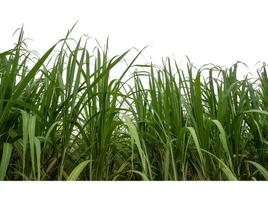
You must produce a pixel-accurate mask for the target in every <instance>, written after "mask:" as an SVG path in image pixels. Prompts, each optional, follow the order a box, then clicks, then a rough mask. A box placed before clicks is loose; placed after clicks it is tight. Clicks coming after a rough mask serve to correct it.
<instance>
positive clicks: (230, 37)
mask: <svg viewBox="0 0 268 200" xmlns="http://www.w3.org/2000/svg"><path fill="white" fill-rule="evenodd" d="M77 20H79V22H78V25H77V27H76V28H75V34H74V36H76V37H77V38H78V37H79V36H80V35H82V34H87V35H89V36H92V37H95V38H97V39H98V40H99V41H100V42H101V43H103V44H104V42H105V39H106V37H107V36H109V38H110V47H111V51H112V52H111V53H113V52H116V53H117V52H123V51H125V50H127V49H129V48H131V47H137V48H139V49H141V48H143V47H144V46H146V45H151V47H150V48H149V49H148V50H147V51H146V55H147V56H148V57H151V58H150V59H152V60H153V62H155V63H159V64H161V63H160V60H161V57H162V56H171V57H173V56H174V57H175V58H176V59H177V60H178V61H180V60H181V59H184V58H185V56H186V55H188V56H189V57H190V59H191V60H192V62H193V63H194V64H195V65H197V66H199V65H202V64H206V63H210V62H212V63H215V64H217V65H225V66H227V67H228V66H230V65H231V64H233V63H234V62H236V61H238V60H239V61H243V62H245V63H247V64H248V65H249V66H251V67H252V68H254V65H255V63H257V62H258V61H260V60H262V61H268V51H267V47H268V5H267V4H266V1H260V0H253V1H247V0H241V1H240V0H231V1H229V0H223V1H217V0H196V1H194V0H183V1H179V0H176V1H175V0H174V1H171V0H163V1H157V0H154V1H146V0H133V1H127V0H113V1H112V0H107V1H104V0H96V1H90V0H87V1H86V0H84V1H83V0H74V1H68V0H65V1H56V0H46V1H38V0H35V1H34V0H31V1H27V0H24V1H23V0H16V1H15V0H3V1H1V2H0V51H5V50H7V49H9V48H11V47H12V44H13V43H14V42H15V41H16V38H14V37H12V34H13V32H14V31H15V30H16V28H19V27H21V26H22V24H24V30H25V34H26V37H28V38H31V39H32V41H29V44H30V48H31V49H35V50H37V51H38V52H39V53H40V54H42V53H43V52H44V51H45V50H46V49H47V48H49V47H50V46H51V45H53V44H54V43H55V42H57V41H58V40H59V39H61V38H63V37H64V36H65V34H66V32H67V30H68V29H69V28H70V27H71V26H72V25H73V24H74V23H75V22H76V21H77ZM59 185H60V186H59ZM59 185H55V184H48V183H42V184H35V183H33V184H29V183H27V185H26V184H20V185H19V184H14V183H12V184H5V183H3V184H1V188H0V193H1V196H3V192H5V194H6V195H7V196H6V197H7V198H9V199H10V197H12V196H13V197H14V195H15V196H16V195H17V197H18V198H20V199H25V198H26V197H31V198H32V199H34V198H35V196H36V199H42V198H43V199H45V198H46V197H48V196H49V197H50V198H49V199H53V198H54V197H55V198H56V199H61V197H63V196H65V199H66V198H67V199H76V197H78V198H79V199H82V197H81V194H84V195H85V196H86V197H87V198H90V197H92V195H94V196H96V197H98V196H99V197H102V198H103V197H104V196H105V197H107V198H109V199H110V198H112V197H113V198H114V199H129V198H130V199H135V198H136V197H137V198H139V199H142V197H145V199H152V198H155V197H158V199H165V197H166V199H170V195H172V194H173V195H176V196H178V197H180V196H181V195H182V196H185V198H187V199H188V198H190V199H191V198H193V197H195V198H196V197H199V198H198V199H202V198H206V199H207V198H208V197H209V196H210V197H211V199H227V198H228V199H231V194H232V195H234V197H236V198H237V199H239V197H241V198H242V197H243V199H245V198H246V199H253V198H255V199H258V197H259V195H260V194H263V192H265V190H264V189H265V187H263V186H264V183H263V184H261V185H260V184H258V185H256V184H254V185H252V183H251V185H247V184H246V183H240V184H236V185H233V184H230V183H226V184H212V183H211V185H207V183H206V184H205V183H204V184H200V183H199V185H195V184H194V183H187V184H186V186H185V184H182V183H173V184H171V183H169V184H163V185H161V184H156V183H154V184H152V183H151V184H149V183H147V184H146V185H140V184H139V185H138V184H136V185H135V184H130V183H123V184H121V185H120V184H119V185H118V184H116V185H115V184H114V183H112V184H110V185H109V184H96V185H95V186H92V185H90V184H81V183H80V184H75V185H74V184H72V185H71V184H68V185H66V184H65V185H64V184H63V183H59ZM183 185H184V186H183ZM266 186H267V185H266ZM111 188H113V189H111ZM253 189H254V190H255V191H254V190H253ZM256 189H258V190H257V191H256ZM177 190H178V191H177ZM146 191H147V193H146ZM148 191H150V193H148ZM261 191H262V192H261ZM64 194H65V195H64ZM23 195H24V196H23ZM24 197H25V198H24ZM1 198H2V197H1ZM11 199H12V198H11ZM46 199H47V198H46Z"/></svg>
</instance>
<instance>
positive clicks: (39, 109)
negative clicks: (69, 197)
mask: <svg viewBox="0 0 268 200" xmlns="http://www.w3.org/2000/svg"><path fill="white" fill-rule="evenodd" d="M69 35H70V31H69V32H68V34H67V35H66V37H65V38H64V39H63V40H61V41H59V42H58V43H57V44H56V45H55V46H53V47H51V48H50V49H49V50H48V51H47V52H46V53H45V54H44V55H43V56H41V57H40V58H38V59H37V60H34V59H33V53H32V52H30V51H29V50H27V48H26V45H25V41H24V39H23V38H24V37H23V31H21V32H20V35H19V39H18V42H17V44H16V45H15V47H14V48H13V49H10V50H8V51H5V52H3V53H0V91H1V92H0V152H1V153H0V158H1V159H0V160H1V163H0V180H265V179H266V180H267V168H268V142H267V138H268V127H267V124H268V92H267V91H268V76H267V66H266V65H265V64H264V65H263V67H262V68H261V69H259V70H258V77H257V78H255V79H250V78H248V76H245V77H244V78H243V79H242V80H241V79H238V78H237V71H238V66H239V63H236V64H234V65H233V66H231V67H230V68H229V69H224V68H221V67H218V66H214V65H213V66H212V65H211V66H204V67H202V68H200V69H198V70H197V69H195V68H194V67H193V66H192V64H191V62H190V61H189V62H188V64H187V70H181V69H180V67H179V66H178V65H177V63H176V62H175V61H174V62H172V61H171V60H170V59H169V58H167V59H166V60H163V63H162V66H161V67H156V66H154V65H153V64H143V63H142V64H140V63H138V58H139V56H140V54H141V52H138V53H137V54H136V55H135V56H134V57H133V58H132V59H131V60H128V61H126V57H127V56H128V55H129V53H130V51H126V52H124V53H123V54H121V55H117V56H114V57H110V56H109V55H108V43H107V44H106V46H105V48H101V47H100V46H96V47H95V48H94V49H93V50H92V51H89V50H88V44H87V41H84V40H83V39H80V40H79V41H78V42H75V45H71V40H70V36H69ZM115 67H121V69H120V74H119V76H118V78H116V79H115V78H114V77H111V75H110V74H111V71H112V70H113V69H114V68H115ZM132 68H135V71H134V72H133V73H132V74H129V72H130V71H131V69H132Z"/></svg>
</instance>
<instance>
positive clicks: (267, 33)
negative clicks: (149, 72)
mask: <svg viewBox="0 0 268 200" xmlns="http://www.w3.org/2000/svg"><path fill="white" fill-rule="evenodd" d="M266 2H267V1H265V0H264V1H261V0H252V1H248V0H222V1H218V0H181V1H180V0H174V1H172V0H163V1H158V0H154V1H148V0H132V1H128V0H106V1H105V0H95V1H91V0H74V1H69V0H65V1H59V0H45V1H37V0H36V1H34V0H8V1H1V3H0V22H1V23H0V36H1V37H0V44H1V45H0V51H4V50H6V49H7V48H10V47H11V46H12V42H15V41H16V40H15V38H14V37H13V38H12V34H13V32H14V31H15V29H16V28H19V27H21V26H22V24H24V29H25V34H26V37H28V38H31V39H32V41H30V42H29V44H30V47H31V48H32V49H35V50H38V52H39V53H43V52H44V50H45V49H47V48H49V47H50V46H51V45H52V44H54V43H55V42H56V41H57V40H59V39H61V38H63V37H64V36H65V33H66V32H67V30H68V29H69V28H70V27H71V26H72V25H73V24H74V23H75V22H76V21H77V20H79V22H78V25H77V27H76V28H75V32H74V33H75V34H74V36H75V37H76V38H78V37H79V36H81V35H82V34H87V35H89V36H92V37H95V38H97V39H98V40H99V41H100V42H101V43H103V44H104V42H105V39H106V37H107V36H109V38H110V47H111V51H112V52H111V53H113V52H116V53H118V52H119V53H121V52H123V51H125V50H127V49H129V48H131V47H137V48H139V49H141V48H142V47H144V46H146V45H151V47H150V48H149V49H147V51H146V55H147V56H148V57H151V58H152V60H153V62H155V63H159V64H161V62H160V61H161V58H162V57H163V56H171V57H175V58H176V59H177V60H178V61H180V60H181V59H184V58H185V56H186V55H187V56H189V57H190V59H191V61H192V62H193V63H194V64H195V65H197V66H200V65H203V64H206V63H210V62H212V63H214V64H217V65H225V66H227V67H228V66H230V65H232V64H233V63H235V62H236V61H238V60H239V61H243V62H245V63H246V64H248V65H249V66H254V65H255V63H257V62H258V61H260V60H262V61H268V51H267V47H268V11H267V9H268V6H267V3H266ZM151 58H149V59H151Z"/></svg>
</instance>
